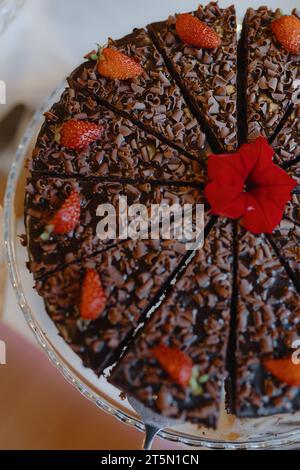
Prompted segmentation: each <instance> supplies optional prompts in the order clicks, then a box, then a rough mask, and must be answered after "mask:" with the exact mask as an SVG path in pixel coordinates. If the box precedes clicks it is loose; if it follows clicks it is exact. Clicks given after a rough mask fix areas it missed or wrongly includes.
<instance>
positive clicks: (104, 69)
mask: <svg viewBox="0 0 300 470" xmlns="http://www.w3.org/2000/svg"><path fill="white" fill-rule="evenodd" d="M98 72H99V73H100V75H102V76H103V77H107V78H113V79H116V80H128V79H129V78H134V77H138V76H139V75H142V73H143V68H142V67H141V65H140V64H138V63H137V62H136V61H135V60H133V59H131V58H130V57H128V56H127V55H125V54H123V53H122V52H119V51H116V50H115V49H110V48H109V47H105V48H104V49H102V51H101V53H100V58H99V61H98Z"/></svg>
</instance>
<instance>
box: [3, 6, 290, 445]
mask: <svg viewBox="0 0 300 470" xmlns="http://www.w3.org/2000/svg"><path fill="white" fill-rule="evenodd" d="M197 3H199V2H197V0H164V1H163V2H162V1H161V0H151V1H148V0H126V1H124V0H109V1H107V0H25V1H24V0H0V81H4V82H5V84H6V104H0V211H1V205H2V203H3V194H4V187H5V180H6V177H7V172H8V170H9V167H10V164H11V159H12V156H13V154H14V152H15V149H16V147H17V143H18V140H19V138H20V136H21V134H22V132H23V130H24V128H25V126H26V124H27V122H28V120H29V119H30V117H31V116H32V114H33V112H34V111H35V110H36V109H37V108H38V107H39V106H40V104H41V102H42V101H43V100H44V98H45V97H47V95H48V94H49V93H50V92H51V91H52V90H53V89H54V88H56V87H57V85H58V84H60V83H61V82H62V81H63V79H64V78H65V77H66V75H68V74H69V73H70V71H71V70H72V69H73V68H75V66H76V65H77V64H79V63H80V62H81V61H82V57H83V56H84V55H85V54H86V53H87V52H89V51H90V50H92V49H93V48H94V47H95V44H96V43H100V44H101V43H105V41H106V40H107V37H108V36H111V37H113V38H118V37H121V36H123V35H124V34H126V33H128V32H130V31H131V30H132V29H133V27H135V26H142V25H145V24H147V23H150V22H151V21H155V20H160V19H164V18H166V17H167V16H168V15H169V14H170V13H173V12H175V11H188V10H192V9H195V7H196V6H197ZM231 3H232V2H231V1H225V0H224V1H222V2H221V4H222V5H224V6H226V5H229V4H231ZM250 3H251V6H258V5H259V4H261V3H264V2H262V1H260V0H259V1H257V0H253V1H251V2H250V1H249V2H248V1H239V2H236V4H237V8H238V10H239V11H240V12H241V13H242V12H244V11H245V8H246V7H247V6H249V5H250ZM265 3H266V2H265ZM267 3H268V4H269V5H272V6H273V7H275V6H278V7H282V1H268V2H267ZM294 3H295V2H294V1H292V0H286V1H285V2H284V8H286V9H287V10H290V9H291V7H292V5H293V4H294ZM0 103H1V99H0ZM0 219H1V212H0ZM1 233H2V231H1ZM0 243H1V245H0V248H1V250H0V340H4V341H5V342H6V346H7V364H6V365H0V449H136V448H138V447H139V445H140V444H141V441H142V435H141V434H140V433H138V432H137V431H135V430H133V429H131V428H129V427H126V426H125V425H123V424H121V423H118V422H117V421H116V420H115V419H114V418H112V417H110V416H108V415H106V414H104V413H102V412H101V411H100V410H98V409H96V407H95V406H94V405H92V404H90V403H89V402H88V401H87V400H85V399H84V398H82V397H81V396H80V395H79V393H78V392H77V391H76V390H75V389H74V388H73V387H71V386H70V385H69V384H67V383H65V382H64V380H63V378H62V377H61V376H60V374H59V372H57V371H56V369H54V367H52V366H51V365H50V363H49V362H48V359H47V358H46V356H44V355H43V353H42V352H41V351H40V350H39V349H38V346H37V345H36V344H35V340H34V338H33V336H32V335H31V332H30V331H29V328H28V327H27V326H26V324H25V320H24V319H23V317H22V313H21V311H20V309H19V307H18V306H17V303H16V300H15V297H14V293H13V291H12V288H11V286H10V283H9V282H8V281H7V274H6V265H5V261H4V259H3V239H2V238H0ZM175 447H176V446H175V444H172V443H170V442H166V441H162V440H160V439H157V440H156V443H155V446H154V448H157V449H159V448H160V449H170V448H175ZM177 448H178V447H177Z"/></svg>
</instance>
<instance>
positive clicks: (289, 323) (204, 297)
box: [25, 3, 300, 427]
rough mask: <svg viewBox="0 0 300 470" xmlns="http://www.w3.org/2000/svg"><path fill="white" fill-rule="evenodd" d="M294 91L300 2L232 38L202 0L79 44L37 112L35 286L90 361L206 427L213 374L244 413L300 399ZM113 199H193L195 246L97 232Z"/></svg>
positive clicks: (299, 159)
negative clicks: (53, 97) (49, 102)
mask: <svg viewBox="0 0 300 470" xmlns="http://www.w3.org/2000/svg"><path fill="white" fill-rule="evenodd" d="M299 97H300V14H299V12H297V11H293V12H292V13H291V14H287V15H282V13H281V12H280V11H275V12H274V11H271V10H269V9H268V8H267V7H261V8H258V9H257V10H254V9H252V8H250V9H248V11H247V13H246V15H245V18H244V23H243V30H242V34H241V38H240V40H239V41H238V40H237V22H236V14H235V9H234V7H233V6H231V7H229V8H226V9H222V8H220V7H219V6H218V5H217V4H216V3H210V4H209V5H207V6H205V7H204V6H203V7H202V6H200V7H198V9H197V10H196V11H194V12H191V13H187V14H178V15H174V16H170V17H169V18H168V19H166V20H164V21H161V22H157V23H154V24H150V25H148V26H147V27H146V28H145V29H144V28H141V29H134V30H133V32H132V33H131V34H129V35H128V36H125V37H124V38H122V39H119V40H112V39H109V40H108V43H107V45H106V46H105V47H104V48H100V49H99V50H97V51H91V52H90V53H88V54H87V56H86V57H85V62H84V63H83V64H82V65H80V66H79V67H78V68H77V69H76V70H75V71H74V72H73V73H72V74H71V75H70V76H69V77H68V87H67V88H66V89H65V91H64V92H63V94H62V96H61V99H60V100H59V102H58V103H56V104H54V105H53V107H52V108H51V109H50V110H49V111H48V112H47V113H46V114H45V122H44V124H43V126H42V129H41V131H40V133H39V136H38V139H37V143H36V146H35V148H34V151H33V154H32V157H31V158H30V160H29V162H28V169H29V172H30V176H29V178H28V183H27V187H26V197H25V223H26V241H27V247H28V253H29V262H28V267H29V269H30V271H31V272H32V274H33V276H34V279H35V287H36V289H37V291H38V293H39V294H40V295H41V296H42V297H43V299H44V302H45V306H46V310H47V312H48V314H49V316H50V317H51V319H52V320H53V321H54V322H55V324H56V326H57V328H58V330H59V333H60V334H61V335H62V337H63V338H64V339H65V341H66V342H67V343H68V344H69V345H70V347H71V348H72V349H73V351H75V353H77V354H78V355H79V356H80V357H81V358H82V360H83V363H84V365H85V366H86V367H89V368H91V369H93V370H94V371H95V373H96V374H98V375H100V374H103V372H104V371H105V370H106V369H107V368H108V367H109V366H111V365H113V364H114V367H113V368H112V370H111V369H110V370H109V372H107V371H106V375H107V376H108V380H109V382H111V383H112V384H114V385H115V386H117V387H118V388H119V389H120V390H122V391H123V392H125V393H126V392H127V393H130V394H131V395H132V396H133V397H135V398H136V399H137V400H139V401H141V402H143V404H144V405H145V406H147V407H149V408H151V409H152V410H154V411H155V412H157V413H160V414H162V415H164V416H168V417H170V418H174V419H178V420H188V421H190V422H193V423H197V424H200V425H206V426H210V427H216V425H217V422H218V416H219V409H220V403H221V390H222V384H223V382H224V381H225V385H226V402H227V405H228V411H229V412H231V413H234V414H236V415H237V416H248V417H256V416H266V415H270V414H274V413H283V412H293V411H296V410H299V409H300V366H297V361H295V360H293V358H294V356H295V348H296V345H297V340H299V339H300V297H299V295H300V280H299V266H300V243H299V236H300V192H299V183H300V104H299V103H300V99H299ZM120 196H124V197H126V198H127V201H128V205H130V204H134V203H139V204H143V205H144V206H145V207H146V209H147V210H150V208H151V207H152V205H153V204H169V205H171V204H174V203H175V204H179V205H180V206H182V207H183V206H184V205H185V204H190V205H192V207H196V205H197V204H203V205H204V212H205V214H204V223H205V229H204V235H205V241H204V245H203V247H202V248H201V249H195V250H194V252H193V253H191V252H190V251H187V250H186V240H185V239H178V240H174V239H163V238H162V239H151V238H149V239H146V238H142V237H141V238H138V239H131V238H130V237H128V238H126V239H119V238H116V237H114V236H111V237H109V236H108V237H107V238H106V239H105V240H104V239H101V238H99V236H98V235H97V226H98V223H99V220H100V216H99V215H98V212H97V208H98V207H99V205H101V204H110V205H112V206H113V207H114V208H115V210H116V213H117V214H118V213H120V210H121V209H120V205H119V201H120ZM117 220H119V219H118V218H117ZM117 225H118V224H117ZM119 228H120V227H119V225H118V226H117V229H119ZM154 307H155V308H154Z"/></svg>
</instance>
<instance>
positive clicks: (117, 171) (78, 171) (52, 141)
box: [28, 89, 209, 183]
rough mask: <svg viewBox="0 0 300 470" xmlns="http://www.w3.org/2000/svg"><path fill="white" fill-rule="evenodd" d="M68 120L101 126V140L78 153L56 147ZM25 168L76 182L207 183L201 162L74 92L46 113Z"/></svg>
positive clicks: (68, 93)
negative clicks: (85, 179)
mask: <svg viewBox="0 0 300 470" xmlns="http://www.w3.org/2000/svg"><path fill="white" fill-rule="evenodd" d="M69 119H77V120H88V121H91V122H93V123H96V124H100V125H102V126H103V128H104V132H103V135H102V137H101V139H100V140H99V141H97V142H94V143H92V144H90V145H89V146H88V147H86V148H84V149H82V150H81V151H79V152H78V151H75V150H71V149H68V148H66V147H63V146H62V145H61V144H60V143H57V141H56V134H57V132H58V130H59V128H60V127H61V126H62V124H63V123H64V122H65V121H68V120H69ZM207 151H209V149H208V148H207ZM28 168H29V170H31V171H33V172H39V173H53V174H55V173H56V174H58V175H64V176H66V175H67V176H78V177H101V178H115V179H118V178H129V179H132V180H136V179H139V180H162V181H168V182H175V181H176V182H183V181H186V182H194V183H204V182H205V179H206V176H205V169H204V168H203V167H201V166H200V165H199V163H197V162H196V161H193V160H191V159H189V158H188V157H186V156H185V155H183V154H180V152H178V151H177V150H175V149H174V148H173V147H170V146H168V145H166V144H165V143H163V142H161V141H159V139H158V138H157V137H155V136H153V135H151V134H149V133H147V132H145V131H144V130H142V129H140V128H139V127H137V126H135V125H134V124H133V123H132V122H131V121H129V120H128V119H125V118H123V117H122V116H119V115H116V114H115V113H114V112H112V111H110V110H109V109H107V108H105V107H104V106H101V105H99V103H97V101H96V100H95V99H93V97H86V96H85V95H84V94H83V93H81V92H76V91H74V90H72V89H67V90H65V92H64V93H63V94H62V97H61V99H60V101H59V102H58V103H56V104H55V105H54V106H53V107H52V108H51V110H50V111H49V112H48V113H46V115H45V123H44V125H43V127H42V129H41V131H40V133H39V136H38V139H37V143H36V145H35V148H34V150H33V154H32V158H31V159H30V160H29V162H28Z"/></svg>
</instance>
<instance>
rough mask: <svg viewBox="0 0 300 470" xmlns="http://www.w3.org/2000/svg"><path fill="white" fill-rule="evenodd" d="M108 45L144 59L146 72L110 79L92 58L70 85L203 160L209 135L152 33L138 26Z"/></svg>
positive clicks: (75, 74) (142, 64)
mask: <svg viewBox="0 0 300 470" xmlns="http://www.w3.org/2000/svg"><path fill="white" fill-rule="evenodd" d="M108 46H109V47H110V48H112V49H117V50H119V51H121V52H123V53H125V54H126V55H128V56H130V57H132V58H133V59H135V60H137V61H138V62H140V64H141V66H142V67H143V69H144V72H143V75H141V76H140V77H136V78H134V79H132V80H125V81H119V80H112V79H108V78H105V77H102V76H101V75H100V74H99V73H98V71H97V62H96V61H91V60H89V61H87V62H85V63H83V64H82V65H81V66H80V67H78V68H77V69H76V70H75V71H74V72H73V73H72V74H71V76H70V77H69V79H68V81H69V84H70V86H71V87H72V88H74V87H75V88H79V89H82V90H85V91H88V92H92V94H93V95H94V96H95V97H96V98H97V99H98V100H99V99H100V101H101V100H102V101H103V102H105V103H107V104H108V105H110V106H112V107H113V109H116V110H117V111H118V112H122V113H124V115H125V116H127V117H129V118H130V119H131V120H133V121H134V122H135V123H136V124H138V125H139V126H143V127H146V128H147V129H148V130H149V131H150V132H152V133H153V132H154V133H155V134H156V135H159V136H161V137H162V138H164V139H167V141H168V142H169V143H170V144H171V145H176V147H178V148H181V149H182V150H184V151H185V152H188V153H189V154H191V155H193V156H194V157H196V158H197V159H199V160H203V158H205V156H206V154H207V141H206V137H205V135H204V133H203V132H202V130H201V128H200V126H199V124H198V122H197V120H196V118H195V117H194V116H193V115H192V113H191V111H190V109H189V107H188V106H187V104H186V102H185V100H184V98H183V96H182V94H181V92H180V90H179V88H178V87H177V85H176V83H175V81H174V80H173V78H172V76H171V75H170V73H169V71H168V69H167V67H166V65H165V63H164V61H163V58H162V56H161V54H160V53H159V52H158V50H157V49H156V47H155V46H154V44H153V42H152V40H151V38H150V36H149V35H148V33H147V32H146V31H145V30H144V29H136V30H134V31H133V33H131V34H129V35H128V36H125V37H124V38H122V39H120V40H117V41H114V40H112V39H110V40H109V42H108Z"/></svg>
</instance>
